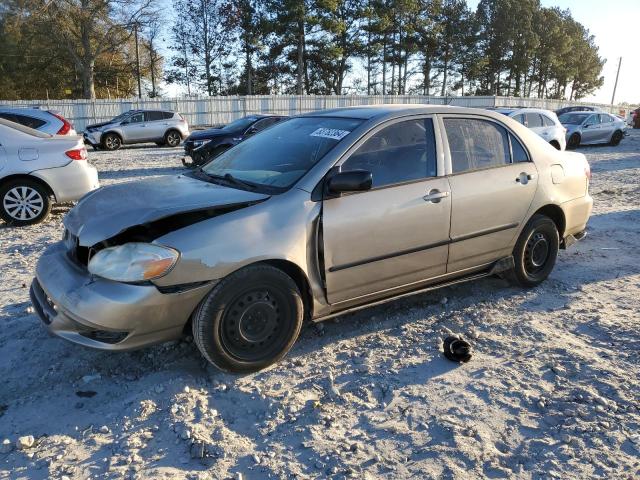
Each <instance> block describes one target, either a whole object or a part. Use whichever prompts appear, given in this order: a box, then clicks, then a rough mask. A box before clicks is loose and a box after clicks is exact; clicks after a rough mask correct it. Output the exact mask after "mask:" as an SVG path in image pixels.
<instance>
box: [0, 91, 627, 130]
mask: <svg viewBox="0 0 640 480" xmlns="http://www.w3.org/2000/svg"><path fill="white" fill-rule="evenodd" d="M382 103H424V104H432V105H456V106H461V107H496V106H523V107H538V108H546V109H550V110H555V109H558V108H560V107H563V106H567V105H580V104H585V103H578V102H568V101H563V100H547V99H541V98H517V97H495V96H484V97H435V96H427V95H340V96H337V95H334V96H325V95H264V96H258V95H257V96H248V97H237V96H234V97H222V96H220V97H183V98H158V99H153V98H142V99H138V98H133V99H116V100H113V99H103V100H18V101H1V100H0V106H10V107H35V106H38V107H40V108H46V109H50V110H57V111H59V112H60V113H62V115H63V116H64V117H66V118H68V119H69V120H70V121H71V122H73V123H74V125H75V127H76V129H77V130H78V131H81V130H83V129H84V128H85V126H86V125H88V124H92V123H98V122H104V121H107V120H109V119H111V118H113V117H115V116H116V115H118V114H120V113H123V112H125V111H127V110H131V109H163V110H173V111H177V112H180V113H181V114H182V115H183V116H184V117H185V118H186V119H187V121H188V122H189V125H190V126H192V127H203V126H208V125H219V124H223V123H228V122H230V121H232V120H235V119H237V118H240V117H243V116H245V115H249V114H253V113H279V114H284V115H296V114H299V113H305V112H312V111H314V110H322V109H325V108H336V107H350V106H356V105H375V104H382ZM585 105H587V104H585ZM588 105H593V104H588ZM599 106H600V107H601V108H602V109H603V110H606V111H609V110H610V106H609V105H599ZM623 110H624V108H618V107H614V108H613V109H611V111H612V113H622V111H623Z"/></svg>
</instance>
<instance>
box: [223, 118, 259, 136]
mask: <svg viewBox="0 0 640 480" xmlns="http://www.w3.org/2000/svg"><path fill="white" fill-rule="evenodd" d="M257 119H258V117H244V118H239V119H238V120H234V121H233V122H231V123H229V124H227V125H225V126H224V127H222V130H227V131H230V132H234V131H236V130H244V129H245V128H249V126H250V125H251V124H252V123H253V122H255V121H256V120H257Z"/></svg>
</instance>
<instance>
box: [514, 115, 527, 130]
mask: <svg viewBox="0 0 640 480" xmlns="http://www.w3.org/2000/svg"><path fill="white" fill-rule="evenodd" d="M513 118H514V119H515V120H516V122H519V123H521V124H522V125H524V126H525V127H526V126H527V117H525V115H524V113H521V114H519V115H516V116H515V117H513Z"/></svg>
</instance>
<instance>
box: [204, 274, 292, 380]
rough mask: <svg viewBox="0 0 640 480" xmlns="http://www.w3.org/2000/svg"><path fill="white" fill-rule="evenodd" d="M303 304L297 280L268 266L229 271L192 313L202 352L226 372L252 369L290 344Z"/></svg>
mask: <svg viewBox="0 0 640 480" xmlns="http://www.w3.org/2000/svg"><path fill="white" fill-rule="evenodd" d="M303 315H304V307H303V302H302V296H301V295H300V291H299V289H298V287H297V285H296V284H295V282H294V281H293V280H292V279H291V277H289V276H288V275H287V274H285V273H284V272H283V271H281V270H279V269H277V268H274V267H272V266H270V265H254V266H250V267H246V268H243V269H242V270H239V271H237V272H235V273H232V274H231V275H229V276H228V277H227V278H225V279H224V280H222V281H221V282H220V283H219V284H218V285H216V286H215V287H214V289H213V290H212V291H211V292H210V293H209V294H208V295H207V296H206V297H205V299H204V300H203V301H202V303H201V304H200V306H199V307H198V309H197V310H196V312H195V314H194V318H193V325H192V329H193V337H194V340H195V342H196V345H197V346H198V349H199V350H200V352H201V353H202V355H203V356H204V357H205V358H206V359H207V360H208V361H209V362H210V363H212V364H213V365H215V366H216V367H218V368H220V369H221V370H226V371H230V372H238V373H240V372H255V371H257V370H261V369H263V368H265V367H268V366H269V365H271V364H273V363H276V362H277V361H278V360H280V359H281V358H282V357H284V356H285V355H286V354H287V352H288V351H289V350H290V349H291V347H292V346H293V344H294V343H295V341H296V339H297V338H298V334H299V333H300V328H301V327H302V319H303Z"/></svg>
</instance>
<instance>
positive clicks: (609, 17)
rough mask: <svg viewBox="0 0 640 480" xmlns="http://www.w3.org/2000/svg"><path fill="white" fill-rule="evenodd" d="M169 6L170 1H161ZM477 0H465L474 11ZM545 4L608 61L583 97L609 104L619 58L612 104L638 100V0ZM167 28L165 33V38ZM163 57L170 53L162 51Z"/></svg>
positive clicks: (553, 0) (546, 0)
mask: <svg viewBox="0 0 640 480" xmlns="http://www.w3.org/2000/svg"><path fill="white" fill-rule="evenodd" d="M161 1H162V2H163V3H165V4H166V6H167V7H168V8H169V9H170V8H171V6H170V0H161ZM478 1H479V0H467V3H468V4H469V6H470V7H471V8H472V9H474V10H475V8H476V7H477V5H478ZM541 3H542V5H543V6H545V7H559V8H561V9H563V10H565V9H569V10H571V14H572V16H573V18H575V19H576V20H577V21H578V22H580V23H582V24H583V25H584V26H585V27H586V28H587V29H588V30H589V31H590V33H591V34H592V35H594V36H595V42H596V45H598V47H599V48H600V50H599V51H600V56H601V57H602V58H605V59H606V60H607V61H606V63H605V65H604V68H603V71H602V75H603V76H604V85H603V86H602V87H601V88H600V89H599V90H597V91H596V92H594V93H593V94H592V95H590V96H588V97H586V98H584V99H582V100H584V101H587V102H594V103H605V104H608V103H611V96H612V94H613V87H614V84H615V80H616V70H617V68H618V60H619V58H620V57H622V66H621V69H620V77H619V79H618V87H617V89H616V96H615V102H614V103H617V104H618V103H623V102H627V103H631V104H638V103H640V27H639V26H638V22H639V21H640V0H541ZM168 30H169V28H167V31H166V32H165V34H164V37H165V39H167V40H168V38H169V36H170V33H169V31H168ZM164 54H165V56H167V57H168V56H169V55H170V52H169V51H167V50H165V52H164ZM164 91H165V93H166V94H168V95H170V96H173V95H182V94H184V92H183V91H182V88H180V87H176V86H169V85H165V86H164Z"/></svg>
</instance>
